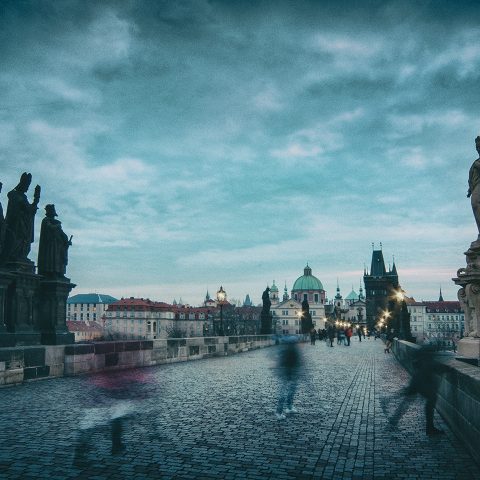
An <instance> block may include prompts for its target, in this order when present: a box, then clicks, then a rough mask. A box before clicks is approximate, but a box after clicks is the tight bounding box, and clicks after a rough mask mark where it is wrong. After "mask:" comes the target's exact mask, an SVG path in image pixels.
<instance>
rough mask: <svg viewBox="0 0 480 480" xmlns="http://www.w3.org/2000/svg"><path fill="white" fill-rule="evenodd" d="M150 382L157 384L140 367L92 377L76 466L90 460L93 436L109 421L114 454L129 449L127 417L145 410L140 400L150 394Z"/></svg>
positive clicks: (88, 387) (80, 425) (77, 448)
mask: <svg viewBox="0 0 480 480" xmlns="http://www.w3.org/2000/svg"><path fill="white" fill-rule="evenodd" d="M149 384H153V380H152V378H151V376H150V375H149V374H146V373H144V372H141V371H139V370H128V371H123V372H106V373H99V374H96V375H93V376H92V377H89V378H88V383H87V385H86V396H85V408H84V415H83V417H81V418H80V421H79V425H78V434H77V442H76V445H75V451H74V459H73V464H74V465H75V466H77V467H81V466H82V465H83V464H84V463H85V462H86V461H87V455H88V453H89V451H90V449H91V438H92V437H93V435H94V434H95V433H96V432H97V431H98V430H103V429H104V428H105V425H108V426H109V427H110V437H111V453H112V455H116V454H120V453H122V452H124V451H125V449H126V446H125V443H124V435H123V433H124V429H125V421H126V420H127V419H128V418H131V417H132V416H133V415H134V414H136V413H138V412H139V411H142V408H141V407H140V406H138V402H140V401H141V400H143V399H145V398H146V397H147V393H148V385H149Z"/></svg>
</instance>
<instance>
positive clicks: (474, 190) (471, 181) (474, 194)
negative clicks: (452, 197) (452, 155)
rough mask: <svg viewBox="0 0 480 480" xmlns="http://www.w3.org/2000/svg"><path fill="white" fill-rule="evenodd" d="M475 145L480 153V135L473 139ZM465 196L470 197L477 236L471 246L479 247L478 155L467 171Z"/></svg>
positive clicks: (479, 175)
mask: <svg viewBox="0 0 480 480" xmlns="http://www.w3.org/2000/svg"><path fill="white" fill-rule="evenodd" d="M475 147H476V149H477V152H478V154H479V155H480V137H477V138H476V139H475ZM467 197H470V200H471V203H472V210H473V216H474V217H475V222H476V223H477V229H478V238H477V240H475V241H474V242H472V246H471V247H472V248H475V247H476V248H480V157H479V158H477V159H476V160H475V161H474V162H473V164H472V166H471V167H470V171H469V173H468V192H467Z"/></svg>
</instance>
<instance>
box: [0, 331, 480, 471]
mask: <svg viewBox="0 0 480 480" xmlns="http://www.w3.org/2000/svg"><path fill="white" fill-rule="evenodd" d="M300 348H301V351H302V353H303V354H304V359H305V364H306V366H305V369H304V376H303V378H302V379H301V382H300V384H299V387H298V391H297V395H296V400H295V405H296V406H297V408H298V413H297V414H292V415H289V416H287V418H286V419H284V420H278V419H277V418H276V417H275V402H276V396H277V386H278V385H277V377H276V373H277V371H276V369H275V368H273V367H274V365H275V359H274V357H275V352H277V351H278V347H272V348H268V349H263V350H255V351H252V352H246V353H243V354H239V355H235V356H231V357H221V358H211V359H207V360H201V361H192V362H188V363H177V364H171V365H163V366H158V367H152V368H146V369H139V370H130V371H128V372H126V371H124V372H117V373H114V374H110V375H105V374H103V375H90V376H82V377H72V378H61V379H51V380H42V381H36V382H31V383H26V384H24V385H20V386H16V387H11V388H4V389H1V390H0V427H1V430H0V478H2V479H13V478H18V479H29V478H49V479H64V478H88V479H106V478H108V479H125V478H128V479H141V478H162V479H169V478H172V479H173V478H179V479H194V478H198V479H201V478H204V479H207V478H210V479H214V478H225V479H243V478H249V479H262V478H272V479H288V478H305V479H307V478H326V479H369V478H374V479H383V478H384V479H445V480H447V479H469V480H470V479H480V469H479V468H478V466H477V465H475V464H474V463H473V460H472V459H471V457H469V455H468V454H467V453H466V452H465V449H464V448H463V447H462V445H461V444H460V443H459V441H458V440H457V439H456V438H455V437H454V435H453V434H452V433H451V432H450V430H449V429H448V428H447V426H446V425H445V424H444V423H443V421H442V420H441V418H439V417H438V415H437V414H436V419H435V420H436V423H437V426H439V427H440V428H442V429H444V430H445V431H446V435H441V436H436V437H427V436H426V435H425V432H424V423H425V417H424V411H423V402H422V400H421V399H416V400H414V401H413V403H412V404H411V405H410V407H409V409H408V411H407V412H406V414H405V415H404V417H403V418H402V420H401V421H400V423H399V424H398V427H397V428H395V429H392V427H390V426H389V423H388V421H387V417H386V415H385V411H387V412H388V411H389V410H390V409H392V408H394V407H395V400H396V399H395V393H396V392H398V391H399V390H400V389H401V388H402V387H403V386H404V385H405V384H406V383H407V381H408V374H407V373H406V372H405V370H403V369H402V368H401V367H400V365H399V364H398V363H397V362H396V360H395V358H394V356H393V355H388V354H384V353H383V344H382V343H381V342H380V340H373V339H370V340H366V341H363V342H361V343H359V342H358V340H357V339H355V340H354V341H352V346H351V347H346V346H337V345H335V347H334V348H329V347H327V346H326V345H325V343H324V342H317V344H316V345H315V346H312V345H309V344H303V345H301V347H300ZM119 384H124V385H128V391H127V392H126V391H119V390H118V389H117V388H116V387H118V385H119ZM108 392H110V393H108ZM112 392H113V393H112ZM392 398H393V400H392ZM397 401H398V400H397ZM382 406H383V408H382ZM112 418H122V421H123V441H124V446H125V450H124V451H123V452H119V453H112V452H111V447H112V442H111V424H110V423H109V421H110V420H111V419H112ZM113 424H115V421H114V422H113ZM117 426H118V425H117ZM75 449H77V453H78V452H79V454H78V455H77V456H75V455H74V453H75Z"/></svg>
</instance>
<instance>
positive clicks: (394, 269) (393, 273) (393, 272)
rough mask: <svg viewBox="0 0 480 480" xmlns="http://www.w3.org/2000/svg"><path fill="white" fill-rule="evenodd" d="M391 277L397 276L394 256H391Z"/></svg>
mask: <svg viewBox="0 0 480 480" xmlns="http://www.w3.org/2000/svg"><path fill="white" fill-rule="evenodd" d="M390 273H391V274H392V275H398V273H397V267H396V266H395V255H394V256H393V266H392V271H391V272H390Z"/></svg>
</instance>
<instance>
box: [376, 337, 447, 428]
mask: <svg viewBox="0 0 480 480" xmlns="http://www.w3.org/2000/svg"><path fill="white" fill-rule="evenodd" d="M412 364H413V368H414V371H413V375H412V378H411V380H410V383H409V385H408V387H407V388H405V389H404V391H403V392H402V393H401V394H400V397H403V398H402V400H401V402H400V404H399V405H398V406H397V408H396V410H395V412H394V414H393V415H392V416H391V417H390V418H389V419H388V421H389V423H390V425H392V426H394V427H395V426H396V425H397V424H398V422H399V421H400V419H401V418H402V416H403V415H404V413H405V412H406V410H407V408H408V405H409V404H410V402H411V400H413V398H414V396H415V395H416V394H417V393H419V394H420V395H421V396H422V397H423V398H424V399H425V421H426V424H425V432H426V434H427V435H440V434H442V433H444V432H443V431H442V430H440V429H438V428H436V427H435V425H434V422H433V419H434V411H435V404H436V402H437V393H438V387H439V383H440V377H441V375H443V374H444V373H445V372H446V371H447V367H446V366H445V365H443V364H441V363H439V362H438V361H436V352H435V349H434V347H433V346H432V345H424V346H422V347H421V348H420V349H419V350H418V352H417V353H416V355H415V358H414V361H413V362H412ZM382 404H383V405H382V407H386V404H387V401H386V399H383V402H382Z"/></svg>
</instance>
